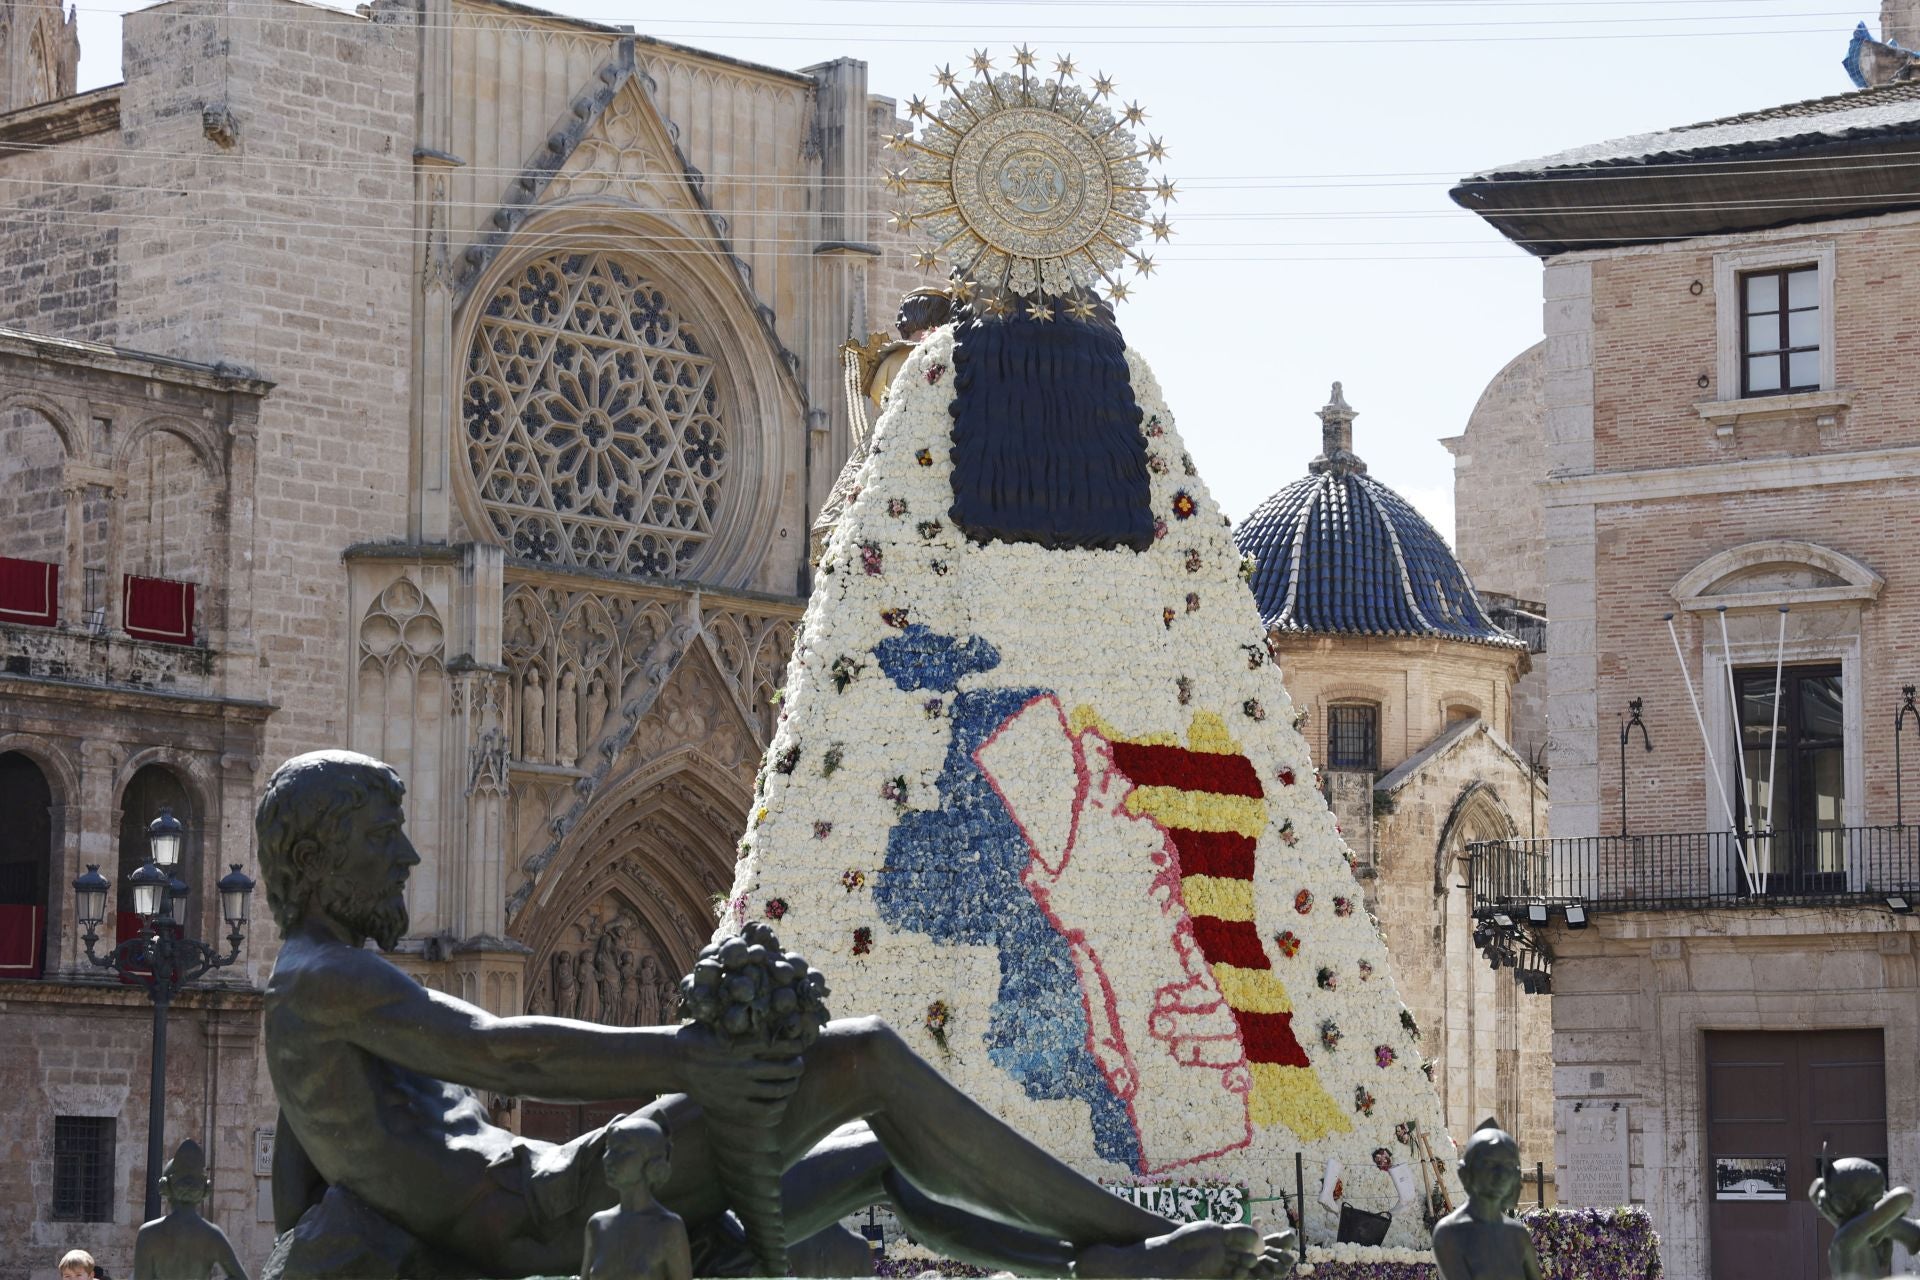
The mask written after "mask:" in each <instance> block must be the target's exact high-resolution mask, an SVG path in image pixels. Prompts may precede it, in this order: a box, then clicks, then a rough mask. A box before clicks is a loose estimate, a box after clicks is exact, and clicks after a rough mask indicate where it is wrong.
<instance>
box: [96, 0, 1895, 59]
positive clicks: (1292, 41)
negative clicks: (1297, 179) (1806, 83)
mask: <svg viewBox="0 0 1920 1280" xmlns="http://www.w3.org/2000/svg"><path fill="white" fill-rule="evenodd" d="M1749 2H1750V0H1749ZM79 8H80V9H81V10H82V11H83V12H88V13H100V14H107V15H111V16H116V17H125V16H127V15H128V12H129V11H128V10H124V9H115V8H100V7H92V6H79ZM245 8H257V9H259V10H261V12H259V13H255V14H249V13H245V12H236V10H241V9H245ZM268 11H271V12H268ZM138 12H140V14H141V15H142V17H143V18H145V19H151V18H156V17H157V18H165V19H169V20H174V21H182V22H205V21H219V22H230V21H241V22H272V23H273V24H274V25H275V26H288V25H304V26H313V25H333V24H335V23H337V22H338V21H339V20H340V17H342V16H344V17H347V18H355V17H357V16H358V15H356V14H354V13H352V12H349V11H345V10H336V11H335V15H336V16H332V17H322V16H319V15H314V16H311V17H307V16H301V15H297V14H289V13H287V12H286V11H285V8H284V7H283V6H279V5H276V4H274V3H272V0H221V3H220V7H218V8H216V9H209V10H195V9H194V8H192V7H191V6H190V5H185V4H176V5H169V6H167V7H164V8H158V9H149V10H140V11H138ZM1856 12H1857V11H1855V10H1845V11H1840V10H1835V11H1832V12H1831V13H1828V12H1825V11H1822V12H1818V13H1812V14H1808V15H1806V16H1810V17H1821V16H1832V17H1851V16H1855V15H1856ZM553 16H554V17H555V18H556V19H559V20H561V21H565V20H566V17H565V15H561V14H555V15H553ZM1799 16H1800V15H1795V14H1775V15H1770V16H1769V15H1764V14H1755V15H1751V16H1750V19H1749V20H1750V21H1756V22H1766V21H1787V20H1791V19H1797V18H1798V17H1799ZM492 20H493V19H492V16H491V15H480V14H473V15H467V14H456V15H455V16H454V20H453V21H450V22H432V23H429V22H416V21H413V20H411V19H404V18H403V19H396V20H395V21H394V23H393V25H396V26H406V27H408V28H409V29H412V30H423V29H425V30H463V29H472V28H473V27H475V26H476V25H478V24H479V23H481V22H482V21H489V22H490V21H492ZM1667 20H1669V19H1667V18H1664V17H1663V18H1657V19H1646V21H1667ZM1673 20H1676V21H1685V20H1687V19H1673ZM1692 20H1694V21H1699V22H1703V23H1711V24H1713V26H1712V28H1711V29H1709V30H1703V31H1564V32H1541V33H1535V34H1486V35H1471V36H1467V35H1459V36H1454V35H1393V34H1379V33H1381V32H1392V31H1395V30H1406V29H1411V28H1413V27H1422V28H1424V27H1429V26H1434V25H1440V26H1449V25H1469V26H1475V25H1483V24H1479V23H1462V24H1425V23H1327V24H1308V26H1307V27H1306V28H1304V29H1319V28H1321V27H1324V28H1325V29H1328V30H1340V31H1344V32H1348V33H1350V34H1346V35H1340V36H1328V37H1299V36H1272V37H1256V36H1234V37H1224V36H1223V37H1210V36H1199V37H1195V38H1181V37H1178V36H1152V37H1139V38H1133V37H1126V38H1121V37H1114V36H1108V35H1102V34H1099V31H1098V30H1094V31H1088V30H1085V29H1079V28H1076V29H1074V34H1073V36H1072V40H1073V43H1074V44H1075V46H1076V47H1080V48H1085V47H1087V46H1094V47H1108V46H1113V47H1127V46H1134V45H1153V46H1168V45H1178V46H1205V47H1223V46H1267V45H1273V46H1279V45H1350V44H1366V45H1379V44H1460V43H1486V44H1503V43H1513V42H1539V41H1559V40H1668V39H1678V40H1687V39H1717V40H1725V39H1731V38H1735V37H1749V38H1751V37H1755V36H1789V35H1820V34H1834V32H1833V30H1832V29H1831V28H1828V27H1781V28H1772V29H1761V28H1758V27H1753V26H1745V25H1742V26H1731V27H1730V26H1727V25H1724V24H1726V23H1728V22H1729V21H1731V18H1730V17H1729V16H1728V15H1718V14H1716V15H1711V16H1709V15H1701V16H1699V17H1698V18H1695V19H1692ZM593 21H594V22H595V23H596V25H606V26H622V25H626V26H635V27H637V26H639V25H641V24H640V23H639V22H637V21H630V22H622V21H621V20H619V19H614V20H611V21H607V20H602V19H594V20H593ZM1564 21H1568V22H1572V23H1575V24H1580V23H1584V22H1585V21H1586V20H1581V19H1569V20H1564ZM1608 21H1611V20H1608ZM685 22H686V19H685V18H684V17H682V18H680V19H679V21H678V23H676V24H669V26H675V27H678V26H682V25H684V24H685ZM777 25H780V26H792V25H804V24H793V23H787V22H778V23H777ZM828 25H833V24H828ZM1518 25H1530V26H1539V25H1549V26H1550V25H1554V22H1553V21H1547V22H1543V23H1520V24H1518ZM955 29H956V30H964V31H967V32H969V33H971V35H970V37H969V38H973V39H978V38H981V37H980V34H979V28H978V26H977V25H969V26H960V25H957V24H956V27H955ZM1031 29H1032V28H1031V27H1030V26H1028V25H1027V24H1020V26H1019V27H1018V29H1014V28H1009V34H1010V35H1012V36H1018V35H1019V34H1020V33H1021V32H1023V31H1029V30H1031ZM1121 29H1125V28H1121ZM1140 29H1142V30H1145V29H1148V28H1140ZM1179 29H1182V30H1193V29H1195V28H1194V24H1191V23H1187V24H1182V25H1181V27H1180V28H1179ZM1201 29H1202V30H1204V29H1205V28H1204V27H1202V28H1201ZM1276 29H1284V28H1276ZM1291 29H1303V28H1291ZM579 34H581V35H584V36H596V35H598V36H604V37H605V38H606V39H608V40H615V39H618V38H620V37H621V36H622V35H624V34H626V33H625V32H621V31H605V32H601V31H596V30H594V29H592V28H583V29H581V30H580V32H579ZM645 34H647V35H648V36H651V37H653V38H656V39H660V40H672V41H681V42H685V41H696V40H708V41H712V40H716V39H728V38H751V39H753V40H756V41H765V40H777V41H787V42H791V41H816V42H817V41H821V40H833V41H842V42H847V43H858V44H895V45H897V44H915V45H941V46H948V47H951V46H952V45H953V44H954V41H955V40H956V38H957V37H955V36H948V35H918V34H915V35H906V34H897V33H896V34H881V33H876V32H874V31H873V30H872V29H871V28H870V27H866V26H862V25H859V24H847V28H846V31H845V32H844V33H836V34H834V35H830V36H829V35H822V34H816V33H813V32H798V33H789V32H771V31H765V30H755V31H753V32H752V34H751V36H750V37H743V36H742V35H741V33H737V32H726V33H716V32H711V31H707V32H703V31H698V30H682V29H670V30H652V31H648V32H646V33H645ZM1002 38H1006V37H1002Z"/></svg>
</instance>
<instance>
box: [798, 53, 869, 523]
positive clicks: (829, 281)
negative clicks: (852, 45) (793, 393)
mask: <svg viewBox="0 0 1920 1280" xmlns="http://www.w3.org/2000/svg"><path fill="white" fill-rule="evenodd" d="M807 73H808V74H809V75H811V76H812V77H813V78H814V86H815V87H814V112H815V126H816V129H815V131H816V133H817V135H818V137H819V139H820V159H819V161H818V164H819V173H818V177H817V179H816V181H817V183H818V187H817V190H816V193H815V197H814V207H815V208H816V209H818V210H819V211H820V212H819V223H818V229H817V231H816V239H815V243H814V251H813V253H814V260H813V280H812V288H811V290H810V294H811V298H812V303H811V306H810V307H809V308H808V311H807V339H806V360H807V363H806V383H807V395H808V397H809V399H810V400H811V402H812V405H813V408H812V409H811V410H810V411H809V413H808V419H807V477H806V503H807V509H806V521H805V525H804V526H803V527H805V528H811V527H812V524H813V516H814V513H815V512H817V511H819V510H820V507H821V505H822V504H823V503H824V502H825V501H826V497H827V492H828V490H830V489H831V488H832V487H833V482H834V478H835V477H836V476H837V475H838V474H839V471H840V467H841V464H842V463H844V462H845V461H846V457H847V451H848V449H849V448H851V446H852V436H851V432H850V428H849V424H848V422H847V406H846V395H845V392H844V389H843V385H842V375H841V368H840V344H841V343H842V342H845V341H846V340H847V339H849V338H860V339H864V338H865V337H866V336H867V326H868V317H867V313H866V312H867V288H866V285H867V264H868V263H869V262H872V261H873V260H875V259H877V258H878V257H879V256H880V254H879V250H878V249H877V248H876V247H875V246H873V245H871V244H868V243H866V239H865V237H866V233H867V204H868V201H867V192H868V177H869V174H868V167H869V164H870V162H871V158H872V151H871V145H872V144H871V138H870V133H869V130H868V127H867V120H868V116H867V64H866V63H864V62H860V61H857V60H855V59H852V58H840V59H837V60H835V61H833V62H827V63H822V64H821V65H819V66H815V67H809V68H807Z"/></svg>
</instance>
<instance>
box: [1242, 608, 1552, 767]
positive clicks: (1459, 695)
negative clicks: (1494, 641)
mask: <svg viewBox="0 0 1920 1280" xmlns="http://www.w3.org/2000/svg"><path fill="white" fill-rule="evenodd" d="M1269 637H1270V639H1269V645H1270V647H1271V648H1272V649H1274V651H1275V654H1276V656H1277V657H1278V659H1279V661H1280V670H1281V674H1282V675H1283V676H1284V677H1285V679H1286V682H1287V692H1288V693H1289V694H1291V695H1292V696H1293V706H1294V714H1295V715H1296V716H1300V715H1304V716H1305V720H1304V722H1303V723H1302V725H1301V727H1300V732H1301V733H1302V734H1304V735H1305V736H1306V739H1307V743H1308V745H1309V747H1310V748H1311V749H1312V751H1313V758H1314V759H1316V760H1325V759H1326V758H1327V707H1328V706H1330V705H1332V704H1333V703H1336V702H1368V703H1372V704H1374V705H1375V706H1378V707H1379V708H1380V762H1381V769H1382V771H1385V770H1386V769H1389V768H1392V767H1393V766H1394V765H1395V764H1398V763H1399V762H1400V761H1402V760H1405V759H1406V758H1407V757H1408V756H1410V755H1412V754H1413V753H1414V752H1416V751H1418V750H1419V749H1420V748H1421V747H1423V746H1425V745H1426V744H1427V743H1429V742H1431V741H1433V739H1434V737H1435V736H1436V735H1438V734H1439V733H1440V731H1441V730H1442V729H1444V728H1446V726H1447V725H1448V724H1449V723H1451V722H1452V721H1454V720H1460V719H1466V718H1468V717H1470V716H1478V717H1480V718H1481V719H1482V720H1485V721H1486V722H1487V723H1488V725H1490V726H1492V728H1493V729H1494V731H1495V732H1496V733H1498V734H1499V735H1500V736H1501V737H1502V738H1504V737H1506V734H1507V729H1508V725H1509V719H1510V715H1511V710H1510V702H1509V693H1508V690H1509V687H1510V686H1511V684H1512V682H1513V680H1514V678H1515V676H1516V673H1517V672H1518V671H1519V670H1520V669H1521V668H1522V667H1524V666H1525V665H1526V663H1525V655H1523V654H1520V653H1518V652H1517V651H1515V650H1511V649H1497V648H1494V647H1492V646H1490V645H1472V644H1461V643H1459V642H1457V641H1452V640H1431V639H1411V638H1393V639H1386V638H1379V639H1375V638H1371V637H1366V636H1345V635H1343V636H1303V635H1291V634H1286V633H1282V632H1270V633H1269Z"/></svg>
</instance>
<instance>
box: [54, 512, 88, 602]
mask: <svg viewBox="0 0 1920 1280" xmlns="http://www.w3.org/2000/svg"><path fill="white" fill-rule="evenodd" d="M60 493H61V495H62V496H63V497H65V498H66V500H67V557H66V558H67V563H66V565H65V566H64V567H63V568H62V570H61V572H63V573H64V574H66V577H65V578H64V579H63V580H62V581H61V583H60V621H61V622H62V623H63V624H65V625H67V626H79V625H81V624H83V623H84V622H85V621H86V619H85V617H84V616H83V614H84V612H85V609H86V590H87V546H86V539H87V524H86V511H85V507H86V498H87V485H86V482H85V481H81V480H68V481H67V482H66V483H64V484H63V485H61V486H60Z"/></svg>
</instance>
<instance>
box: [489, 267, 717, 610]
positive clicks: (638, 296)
mask: <svg viewBox="0 0 1920 1280" xmlns="http://www.w3.org/2000/svg"><path fill="white" fill-rule="evenodd" d="M714 377H715V362H714V360H713V358H712V357H711V356H709V355H707V354H706V353H704V352H703V351H702V350H701V347H700V343H699V342H698V341H697V340H696V339H695V337H694V332H693V330H692V329H691V328H690V327H689V326H687V325H685V324H683V323H682V322H681V320H680V319H679V317H678V315H677V313H676V312H675V310H674V309H673V307H672V306H671V305H670V304H669V302H668V300H667V297H666V295H665V294H664V293H662V292H661V290H660V289H659V288H658V287H656V286H655V285H653V284H651V283H649V282H648V280H647V279H646V278H645V276H643V275H642V274H641V272H640V270H639V268H638V266H637V264H636V263H635V262H634V261H633V260H632V259H631V258H627V257H624V256H622V255H618V254H611V253H582V252H562V253H553V254H548V255H547V256H545V257H542V258H539V259H537V260H535V261H534V262H531V263H528V264H527V265H526V266H523V267H521V268H520V269H519V270H518V271H516V272H515V273H514V274H513V275H512V276H510V277H508V278H507V279H506V280H503V281H502V282H501V283H500V285H499V287H498V288H497V289H495V291H494V293H493V296H492V297H491V298H489V299H488V300H487V302H486V305H485V309H484V310H483V311H482V313H481V318H480V329H479V332H478V333H477V334H476V335H475V337H474V342H473V346H472V348H471V350H470V351H469V352H468V354H467V383H466V388H465V391H464V393H463V394H462V396H461V422H462V426H463V427H464V428H465V431H466V447H467V460H468V462H469V464H470V465H471V466H472V468H473V476H474V482H475V483H476V484H477V485H478V486H479V490H480V502H481V505H482V506H483V507H485V508H486V513H487V519H488V520H489V521H490V522H491V523H492V525H493V528H494V531H495V532H496V533H498V534H499V535H500V537H501V539H502V540H503V541H504V542H505V543H506V545H507V553H508V554H509V555H512V556H516V557H518V558H520V559H523V560H535V561H542V562H545V563H550V564H564V565H580V566H584V567H587V568H593V569H607V570H612V571H615V572H619V573H632V574H640V575H644V576H648V577H672V576H676V575H678V574H679V573H681V572H683V571H684V570H685V569H686V567H687V566H688V565H689V564H690V563H692V562H693V560H694V559H695V558H696V557H698V555H699V554H700V551H701V548H702V547H703V546H704V545H705V544H706V541H707V539H708V538H710V537H711V536H712V534H713V523H714V517H715V513H716V512H717V511H718V510H719V506H720V497H721V492H720V491H721V485H722V484H723V483H724V482H725V480H726V474H727V464H728V461H729V451H730V447H731V446H730V441H729V438H728V435H727V430H726V425H725V423H724V422H723V420H722V412H721V403H720V394H719V391H718V390H717V389H716V388H715V386H714Z"/></svg>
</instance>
